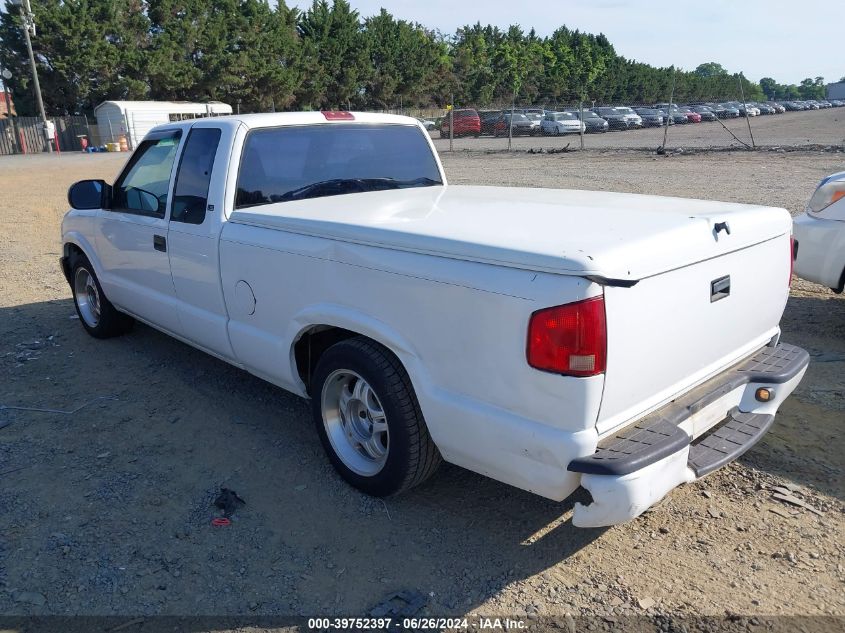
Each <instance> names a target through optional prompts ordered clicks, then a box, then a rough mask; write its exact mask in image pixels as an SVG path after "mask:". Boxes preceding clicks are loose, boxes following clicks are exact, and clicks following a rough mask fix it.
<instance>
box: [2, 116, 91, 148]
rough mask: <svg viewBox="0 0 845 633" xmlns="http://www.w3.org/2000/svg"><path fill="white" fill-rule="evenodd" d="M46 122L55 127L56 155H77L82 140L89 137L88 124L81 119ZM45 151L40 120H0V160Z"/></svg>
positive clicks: (13, 118) (80, 117) (61, 118)
mask: <svg viewBox="0 0 845 633" xmlns="http://www.w3.org/2000/svg"><path fill="white" fill-rule="evenodd" d="M50 120H51V121H52V122H53V124H54V125H55V126H56V139H57V140H58V145H59V151H62V152H78V151H80V150H81V149H82V136H89V135H90V130H89V127H88V120H87V119H86V118H85V117H84V116H63V117H55V118H51V119H50ZM89 137H90V136H89ZM45 150H46V142H45V140H44V133H43V132H42V130H41V119H40V118H38V117H27V116H17V117H12V118H10V119H9V118H2V119H0V156H3V155H9V154H37V153H39V152H43V151H45ZM55 150H56V146H55V144H54V145H53V151H55Z"/></svg>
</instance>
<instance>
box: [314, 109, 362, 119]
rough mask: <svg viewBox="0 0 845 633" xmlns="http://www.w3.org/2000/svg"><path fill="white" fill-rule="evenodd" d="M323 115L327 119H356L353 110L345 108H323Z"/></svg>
mask: <svg viewBox="0 0 845 633" xmlns="http://www.w3.org/2000/svg"><path fill="white" fill-rule="evenodd" d="M322 112H323V116H324V117H326V121H354V120H355V116H354V115H353V114H352V113H351V112H345V111H343V110H323V111H322Z"/></svg>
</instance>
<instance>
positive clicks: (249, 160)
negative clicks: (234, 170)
mask: <svg viewBox="0 0 845 633" xmlns="http://www.w3.org/2000/svg"><path fill="white" fill-rule="evenodd" d="M442 184H443V180H442V177H441V175H440V170H439V169H438V166H437V161H436V160H435V158H434V154H433V152H432V150H431V147H430V146H429V142H428V139H427V138H426V137H425V136H424V135H423V132H422V131H421V130H420V129H419V128H418V127H416V126H410V125H390V124H380V125H375V124H374V125H370V124H361V123H356V124H339V123H332V124H329V125H325V124H321V125H300V126H286V127H277V128H259V129H254V130H252V131H250V132H249V134H248V135H247V138H246V141H245V142H244V149H243V153H242V155H241V164H240V170H239V173H238V185H237V191H236V197H235V208H236V209H242V208H246V207H252V206H257V205H262V204H272V203H276V202H288V201H293V200H304V199H306V198H318V197H325V196H334V195H340V194H347V193H361V192H365V191H379V190H384V189H403V188H410V187H428V186H435V185H442Z"/></svg>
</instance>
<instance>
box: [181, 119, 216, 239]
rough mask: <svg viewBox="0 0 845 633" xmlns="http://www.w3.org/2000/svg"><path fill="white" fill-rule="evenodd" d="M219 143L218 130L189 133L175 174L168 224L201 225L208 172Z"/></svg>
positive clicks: (208, 177)
mask: <svg viewBox="0 0 845 633" xmlns="http://www.w3.org/2000/svg"><path fill="white" fill-rule="evenodd" d="M219 142H220V130H219V129H218V128H196V129H193V130H191V133H190V134H189V135H188V140H187V141H185V149H184V150H183V151H182V158H181V159H180V160H179V169H178V170H177V172H176V186H175V187H174V188H173V207H172V209H171V211H170V221H171V222H184V223H186V224H202V223H203V221H204V220H205V210H206V206H207V205H208V186H209V184H210V183H211V168H212V167H213V166H214V156H215V154H216V153H217V145H218V143H219Z"/></svg>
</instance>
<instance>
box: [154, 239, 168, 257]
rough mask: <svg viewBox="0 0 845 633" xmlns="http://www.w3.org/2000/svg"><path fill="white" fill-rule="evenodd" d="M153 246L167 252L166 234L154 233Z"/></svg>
mask: <svg viewBox="0 0 845 633" xmlns="http://www.w3.org/2000/svg"><path fill="white" fill-rule="evenodd" d="M153 248H154V249H156V250H157V251H161V252H162V253H166V252H167V240H166V239H165V238H164V235H153Z"/></svg>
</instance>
